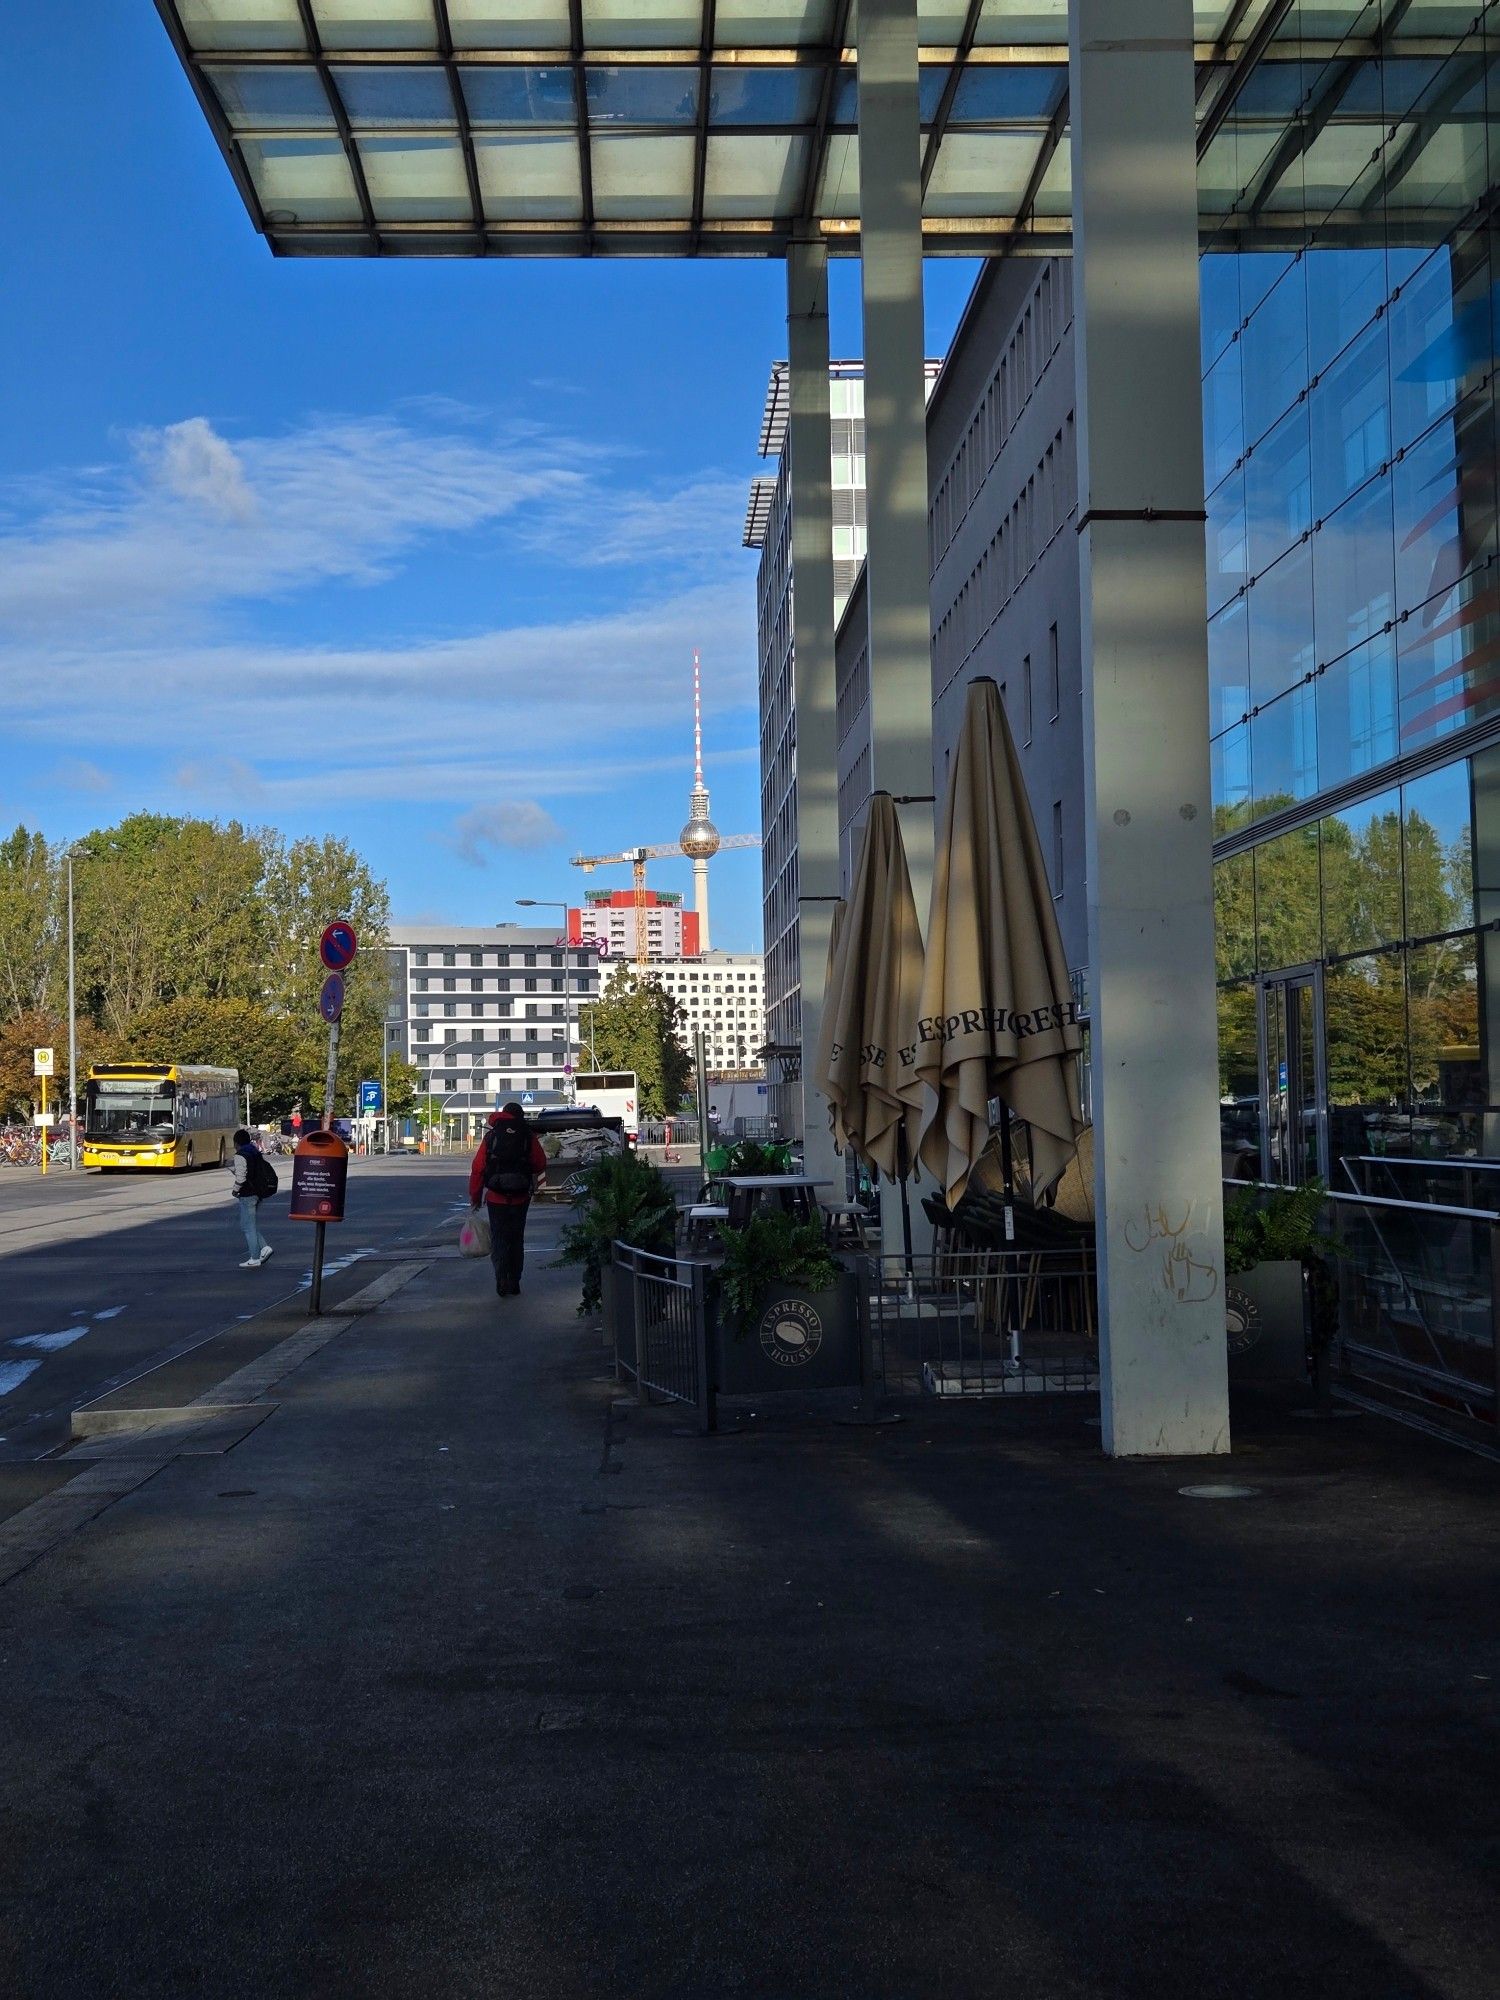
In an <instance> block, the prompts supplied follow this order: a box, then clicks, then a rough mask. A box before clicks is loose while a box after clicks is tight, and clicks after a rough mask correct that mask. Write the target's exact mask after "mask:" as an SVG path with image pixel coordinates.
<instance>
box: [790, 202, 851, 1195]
mask: <svg viewBox="0 0 1500 2000" xmlns="http://www.w3.org/2000/svg"><path fill="white" fill-rule="evenodd" d="M786 325H787V358H788V362H789V369H788V373H789V377H790V380H789V382H788V399H787V449H788V451H789V452H790V455H791V481H792V495H791V498H792V650H793V676H794V679H793V685H794V688H795V692H796V707H797V775H796V800H797V883H798V891H799V895H800V897H801V901H800V902H799V905H798V910H797V953H798V961H799V964H800V967H801V982H802V1028H801V1040H802V1130H803V1135H804V1139H803V1158H804V1160H805V1163H806V1168H807V1172H808V1173H810V1174H812V1175H813V1176H814V1177H815V1178H816V1179H818V1180H829V1181H833V1182H834V1183H835V1196H836V1197H837V1195H838V1194H841V1193H842V1189H843V1178H844V1169H843V1163H842V1162H841V1161H840V1159H839V1157H838V1155H837V1153H835V1151H834V1149H833V1134H832V1131H831V1130H830V1128H829V1122H828V1100H827V1098H826V1097H825V1096H824V1095H823V1093H822V1091H821V1090H820V1089H819V1088H818V1084H817V1078H816V1068H817V1064H816V1055H817V1047H818V1036H819V1033H820V1031H821V1028H822V1021H823V975H824V969H825V967H826V966H827V963H828V933H829V928H830V926H831V924H832V920H833V901H832V899H833V898H834V897H836V896H837V895H838V893H839V797H838V739H837V733H836V732H837V726H838V716H837V707H838V695H837V685H836V676H835V672H834V659H833V492H832V472H831V466H830V443H829V429H828V426H829V410H828V251H827V248H826V246H825V245H824V244H823V243H822V242H820V241H807V242H794V243H793V244H792V245H791V246H790V248H789V249H788V251H787V260H786Z"/></svg>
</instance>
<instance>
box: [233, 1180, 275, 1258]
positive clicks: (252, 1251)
mask: <svg viewBox="0 0 1500 2000" xmlns="http://www.w3.org/2000/svg"><path fill="white" fill-rule="evenodd" d="M260 1199H261V1198H260V1196H259V1195H258V1194H242V1195H240V1196H239V1197H238V1199H237V1200H236V1202H235V1204H234V1205H235V1207H236V1208H237V1209H238V1210H239V1212H240V1228H241V1229H243V1230H244V1232H245V1255H246V1256H247V1257H258V1256H259V1255H260V1253H261V1251H262V1250H264V1249H265V1248H266V1247H267V1245H266V1239H265V1238H264V1237H263V1236H262V1235H261V1233H260V1223H259V1222H258V1221H257V1219H256V1218H257V1216H258V1215H259V1213H260Z"/></svg>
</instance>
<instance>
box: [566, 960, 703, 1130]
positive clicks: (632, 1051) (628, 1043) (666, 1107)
mask: <svg viewBox="0 0 1500 2000" xmlns="http://www.w3.org/2000/svg"><path fill="white" fill-rule="evenodd" d="M580 1027H581V1031H582V1036H583V1043H584V1046H585V1048H589V1049H592V1052H593V1053H592V1056H591V1061H592V1062H593V1065H594V1068H595V1069H598V1070H612V1069H630V1070H634V1071H635V1079H636V1094H637V1098H638V1100H639V1110H640V1112H641V1114H642V1115H643V1116H644V1117H647V1118H662V1117H665V1116H666V1114H667V1113H668V1112H669V1111H675V1110H676V1109H677V1107H678V1106H679V1105H680V1104H681V1102H682V1100H683V1097H684V1095H685V1094H686V1091H687V1086H688V1082H689V1080H690V1078H691V1077H692V1073H693V1060H692V1057H691V1056H690V1055H689V1054H688V1052H687V1046H686V1041H685V1032H686V1027H687V1015H686V1013H685V1012H684V1010H683V1008H682V1006H681V1005H680V1004H679V1003H678V1001H676V1000H675V999H674V998H673V997H672V995H671V994H670V993H668V992H667V991H666V989H665V988H664V987H663V986H662V984H661V982H660V981H659V980H656V979H652V978H651V977H650V976H649V975H642V974H640V973H637V972H635V971H632V970H630V969H629V968H627V967H624V966H620V967H617V968H616V970H615V973H614V976H613V977H612V978H611V980H610V982H609V984H608V985H607V986H606V988H605V990H604V993H603V995H602V997H601V998H600V999H599V1000H597V1001H594V1002H592V1003H591V1004H590V1005H588V1006H586V1007H584V1008H583V1009H582V1010H581V1016H580Z"/></svg>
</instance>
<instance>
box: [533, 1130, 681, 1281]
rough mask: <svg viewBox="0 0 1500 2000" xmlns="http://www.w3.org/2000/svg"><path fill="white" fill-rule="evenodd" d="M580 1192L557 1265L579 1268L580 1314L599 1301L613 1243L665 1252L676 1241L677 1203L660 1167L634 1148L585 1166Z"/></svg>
mask: <svg viewBox="0 0 1500 2000" xmlns="http://www.w3.org/2000/svg"><path fill="white" fill-rule="evenodd" d="M578 1179H579V1185H580V1189H581V1192H580V1194H579V1197H578V1200H577V1202H576V1204H575V1206H574V1209H573V1215H572V1218H571V1220H570V1221H569V1222H568V1224H567V1226H566V1227H565V1228H564V1230H563V1233H562V1238H561V1241H560V1242H559V1245H558V1256H557V1259H556V1262H557V1264H559V1265H563V1264H579V1265H581V1266H582V1267H583V1295H582V1297H581V1299H580V1301H579V1305H578V1310H579V1313H580V1314H584V1313H594V1312H598V1310H599V1308H600V1306H601V1305H602V1303H603V1295H602V1287H601V1284H600V1273H601V1272H602V1271H603V1269H604V1266H605V1265H606V1264H607V1263H609V1261H610V1255H611V1248H610V1246H611V1245H612V1244H615V1243H627V1244H629V1245H630V1247H631V1248H632V1249H633V1250H650V1251H653V1252H655V1254H656V1255H657V1256H660V1257H665V1256H669V1255H670V1254H671V1252H672V1250H673V1249H674V1248H675V1246H676V1242H677V1204H676V1202H675V1201H674V1200H673V1199H672V1190H671V1189H670V1188H669V1187H668V1185H667V1183H666V1181H665V1180H664V1179H663V1177H662V1174H661V1171H660V1169H659V1168H657V1167H654V1166H653V1165H652V1164H651V1162H650V1161H649V1160H643V1159H641V1158H640V1156H639V1155H638V1154H636V1153H610V1154H606V1155H605V1157H604V1158H603V1159H601V1160H596V1161H595V1162H594V1164H593V1166H591V1167H585V1168H584V1169H583V1171H582V1173H581V1174H580V1175H579V1177H578Z"/></svg>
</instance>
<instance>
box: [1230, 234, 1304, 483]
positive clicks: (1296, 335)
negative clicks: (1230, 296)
mask: <svg viewBox="0 0 1500 2000" xmlns="http://www.w3.org/2000/svg"><path fill="white" fill-rule="evenodd" d="M1247 261H1248V262H1249V263H1251V264H1254V262H1255V261H1256V260H1255V259H1254V258H1250V259H1248V260H1247ZM1243 344H1244V349H1245V364H1244V366H1245V436H1246V438H1247V439H1249V440H1250V441H1251V442H1252V443H1253V442H1254V440H1255V439H1256V438H1260V437H1264V436H1265V434H1266V432H1267V431H1268V430H1270V428H1271V426H1272V425H1273V424H1274V423H1275V422H1276V421H1277V419H1278V418H1279V417H1280V416H1282V415H1283V414H1284V412H1285V411H1286V410H1287V409H1289V408H1290V406H1291V405H1292V404H1293V403H1295V402H1296V400H1297V398H1298V396H1299V395H1300V394H1301V393H1302V391H1303V390H1304V389H1305V388H1306V387H1307V285H1306V282H1305V274H1304V271H1303V264H1302V260H1300V259H1299V260H1297V261H1296V262H1294V263H1292V264H1291V265H1290V266H1289V267H1288V268H1287V270H1286V271H1285V272H1284V273H1283V274H1282V277H1281V280H1280V282H1279V283H1278V284H1277V285H1276V286H1275V287H1274V289H1273V290H1272V291H1271V293H1270V294H1269V296H1268V297H1267V298H1265V299H1264V300H1262V302H1261V303H1260V304H1259V305H1258V306H1257V307H1256V308H1255V310H1254V312H1253V313H1252V314H1251V315H1250V319H1249V324H1248V325H1247V326H1246V328H1245V332H1244V336H1243Z"/></svg>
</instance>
